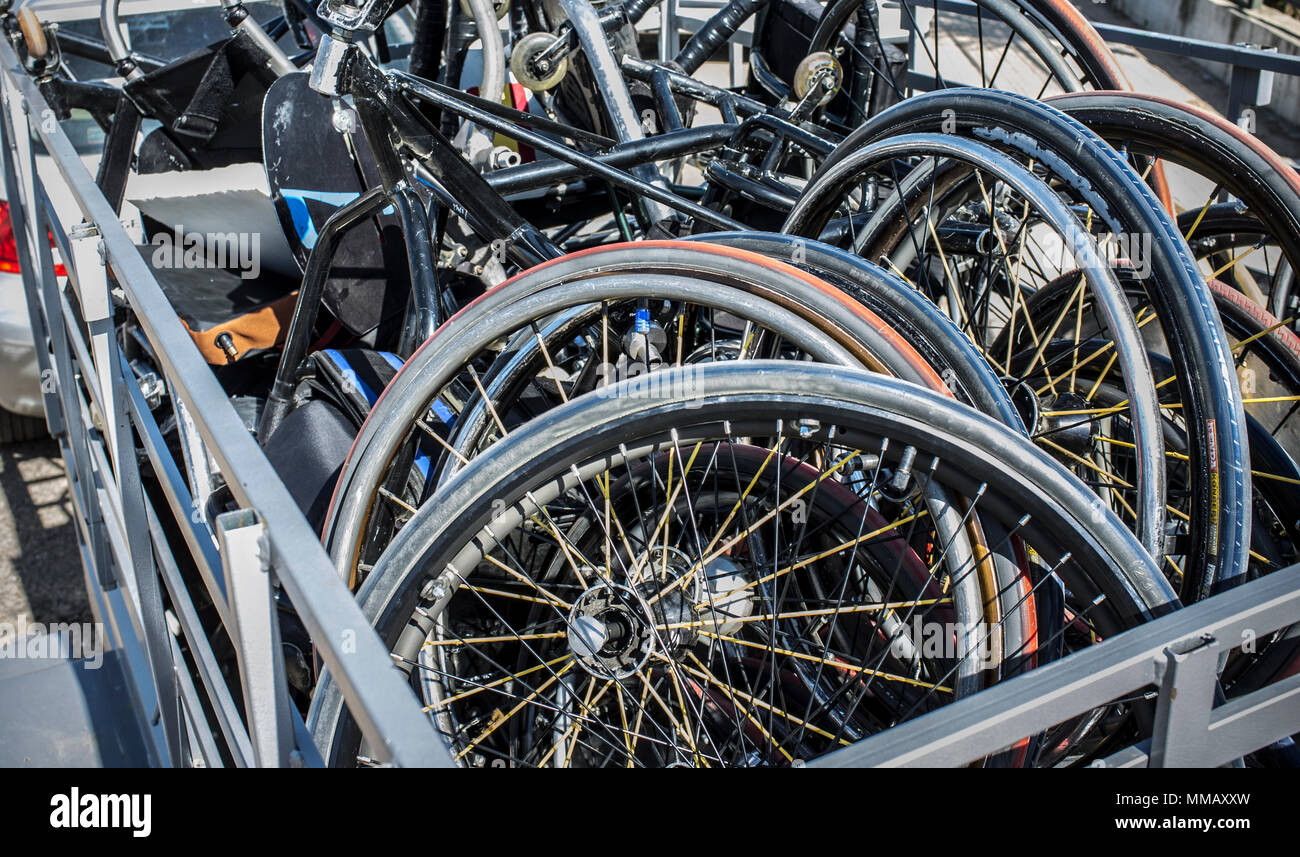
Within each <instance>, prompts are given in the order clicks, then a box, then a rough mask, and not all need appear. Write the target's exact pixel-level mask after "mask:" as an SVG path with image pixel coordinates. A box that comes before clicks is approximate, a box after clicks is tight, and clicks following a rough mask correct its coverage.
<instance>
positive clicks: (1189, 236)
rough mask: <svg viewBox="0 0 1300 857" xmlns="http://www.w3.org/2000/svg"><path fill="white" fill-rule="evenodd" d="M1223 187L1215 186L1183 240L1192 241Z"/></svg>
mask: <svg viewBox="0 0 1300 857" xmlns="http://www.w3.org/2000/svg"><path fill="white" fill-rule="evenodd" d="M1151 163H1153V164H1154V163H1155V161H1152V162H1151ZM1221 187H1222V185H1218V186H1216V187H1215V188H1214V190H1213V191H1211V192H1210V196H1209V198H1208V199H1206V200H1205V205H1203V206H1202V207H1201V213H1200V214H1198V215H1196V220H1194V221H1192V226H1191V228H1190V229H1188V230H1187V234H1186V235H1184V236H1183V240H1184V241H1191V240H1192V233H1193V232H1195V231H1196V227H1198V226H1200V225H1201V221H1202V220H1203V219H1204V218H1205V212H1207V211H1209V210H1210V206H1211V205H1213V204H1214V198H1215V197H1216V196H1218V194H1219V188H1221Z"/></svg>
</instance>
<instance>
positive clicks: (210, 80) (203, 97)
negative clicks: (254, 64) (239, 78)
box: [172, 46, 235, 144]
mask: <svg viewBox="0 0 1300 857" xmlns="http://www.w3.org/2000/svg"><path fill="white" fill-rule="evenodd" d="M234 92H235V77H234V74H233V72H232V71H231V69H230V60H229V58H227V56H226V50H225V47H224V46H223V47H222V48H221V49H219V50H217V51H216V52H215V53H214V55H213V57H212V62H211V63H209V64H208V68H207V71H205V72H204V73H203V78H202V79H201V80H200V81H199V86H198V90H197V91H196V92H195V93H194V97H193V98H191V99H190V103H189V104H188V105H187V106H186V107H185V110H184V111H183V112H182V113H181V115H180V116H178V117H176V120H175V121H174V122H172V131H173V132H175V133H176V134H179V135H181V136H184V137H188V138H190V139H194V140H198V141H199V142H200V143H205V144H206V143H209V142H211V141H212V138H213V137H214V136H216V133H217V128H218V127H219V125H220V121H221V113H222V111H223V110H225V108H226V105H227V104H229V103H230V97H231V95H233V94H234Z"/></svg>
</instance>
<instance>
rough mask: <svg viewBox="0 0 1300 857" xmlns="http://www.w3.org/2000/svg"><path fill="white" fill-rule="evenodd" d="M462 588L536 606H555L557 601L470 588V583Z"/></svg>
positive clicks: (486, 588)
mask: <svg viewBox="0 0 1300 857" xmlns="http://www.w3.org/2000/svg"><path fill="white" fill-rule="evenodd" d="M460 588H461V589H468V590H469V591H470V592H481V593H483V594H484V595H499V596H500V597H502V598H513V599H515V600H516V601H531V602H533V603H534V604H547V605H553V604H555V601H553V600H551V599H548V598H537V597H535V596H532V595H523V594H521V593H518V592H507V591H506V590H504V589H490V588H488V587H486V586H470V585H469V584H468V583H462V584H461V585H460ZM556 606H558V605H556Z"/></svg>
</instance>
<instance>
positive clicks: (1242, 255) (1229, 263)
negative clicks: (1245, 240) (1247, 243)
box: [1206, 244, 1264, 280]
mask: <svg viewBox="0 0 1300 857" xmlns="http://www.w3.org/2000/svg"><path fill="white" fill-rule="evenodd" d="M1262 246H1264V245H1262V244H1256V245H1255V246H1253V247H1251V248H1250V249H1249V250H1243V251H1242V252H1240V253H1238V254H1237V255H1235V256H1233V257H1232V258H1231V259H1229V260H1228V261H1226V262H1224V263H1223V267H1221V268H1219V269H1218V270H1217V271H1215V272H1214V273H1212V274H1210V276H1209V277H1207V278H1206V279H1209V280H1215V279H1218V277H1219V275H1220V274H1222V273H1223V272H1224V271H1226V270H1228V269H1229V268H1231V267H1232V266H1233V265H1236V264H1237V263H1238V262H1240V261H1241V260H1242V259H1245V258H1246V257H1247V256H1249V255H1250V254H1251V253H1254V252H1255V251H1256V250H1258V249H1259V248H1260V247H1262Z"/></svg>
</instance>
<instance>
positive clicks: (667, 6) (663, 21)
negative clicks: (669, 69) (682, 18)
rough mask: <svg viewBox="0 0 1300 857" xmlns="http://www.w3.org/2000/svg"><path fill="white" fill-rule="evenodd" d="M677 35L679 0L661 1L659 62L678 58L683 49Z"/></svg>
mask: <svg viewBox="0 0 1300 857" xmlns="http://www.w3.org/2000/svg"><path fill="white" fill-rule="evenodd" d="M677 35H678V34H677V0H659V62H672V61H673V60H674V59H676V58H677V52H678V51H679V50H680V49H681V42H680V40H679V39H678V37H677Z"/></svg>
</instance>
